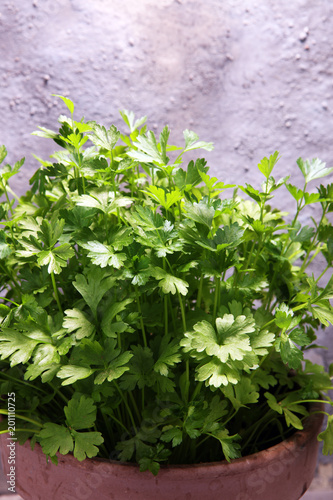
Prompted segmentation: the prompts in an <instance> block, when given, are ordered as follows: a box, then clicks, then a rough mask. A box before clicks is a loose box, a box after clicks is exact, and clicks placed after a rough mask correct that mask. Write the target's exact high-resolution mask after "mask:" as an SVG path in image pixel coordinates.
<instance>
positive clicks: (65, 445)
mask: <svg viewBox="0 0 333 500" xmlns="http://www.w3.org/2000/svg"><path fill="white" fill-rule="evenodd" d="M38 440H39V442H40V445H41V447H42V449H43V452H44V453H45V454H46V455H49V456H51V457H53V456H54V455H55V454H56V453H57V452H58V451H59V453H61V454H62V455H66V454H67V453H69V452H70V451H73V439H72V436H71V434H70V431H69V429H67V428H66V427H64V426H63V425H58V424H53V423H52V422H46V423H45V424H44V427H43V429H42V430H41V431H40V433H39V436H38Z"/></svg>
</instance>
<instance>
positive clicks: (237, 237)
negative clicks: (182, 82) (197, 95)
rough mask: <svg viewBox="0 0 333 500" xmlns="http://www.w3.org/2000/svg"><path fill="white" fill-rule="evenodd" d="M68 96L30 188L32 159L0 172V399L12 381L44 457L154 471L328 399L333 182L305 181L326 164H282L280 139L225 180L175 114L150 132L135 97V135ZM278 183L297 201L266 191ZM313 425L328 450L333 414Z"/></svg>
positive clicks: (238, 446) (200, 459)
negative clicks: (91, 117) (178, 139)
mask: <svg viewBox="0 0 333 500" xmlns="http://www.w3.org/2000/svg"><path fill="white" fill-rule="evenodd" d="M59 97H60V96H59ZM61 99H62V100H63V101H64V103H65V104H66V106H67V108H68V110H69V111H70V117H66V116H60V118H59V122H60V124H61V128H60V130H59V132H53V131H51V130H47V129H45V128H42V127H41V128H40V129H39V131H38V132H35V134H36V135H39V136H42V137H46V138H50V139H53V140H54V141H55V142H56V144H57V145H58V146H60V147H61V150H60V151H57V152H55V153H54V154H53V155H52V156H51V159H52V160H51V161H44V160H41V159H39V158H37V159H38V160H39V161H40V163H41V166H40V168H39V169H38V170H37V171H36V173H35V174H34V175H33V177H32V178H31V180H30V189H29V191H28V192H27V193H26V194H25V195H24V196H21V197H20V198H17V197H16V196H15V195H14V193H13V192H12V190H11V188H10V186H9V181H10V179H11V177H12V176H13V175H15V174H16V173H17V172H18V171H19V169H20V168H21V167H22V165H23V163H24V160H21V161H19V162H17V163H16V164H15V165H14V167H11V166H10V165H5V166H3V167H2V170H1V177H0V179H1V185H0V189H1V194H2V195H3V201H2V204H1V219H2V223H1V224H2V229H1V231H0V259H1V260H0V266H1V289H2V291H1V296H2V297H1V305H0V313H1V330H0V356H1V361H0V368H1V371H0V381H1V394H2V395H3V397H2V410H0V413H1V414H2V415H3V416H6V415H8V408H9V406H7V403H8V401H9V399H8V397H7V395H8V394H10V395H12V394H14V395H15V396H14V397H15V419H16V427H15V429H14V431H15V436H16V437H17V438H19V440H20V441H21V442H24V441H26V440H27V439H28V438H30V443H31V446H32V447H34V446H35V448H36V449H37V450H39V453H40V450H42V451H43V453H44V454H45V455H46V457H47V458H48V459H49V462H50V461H52V462H54V463H57V462H58V460H59V461H60V462H61V463H62V462H63V455H67V454H70V460H71V464H72V466H73V463H74V462H75V463H78V464H79V463H80V462H82V464H87V463H88V464H89V463H90V462H89V459H92V457H96V456H97V457H101V458H104V459H109V458H111V459H112V460H113V463H114V462H115V461H119V463H120V462H134V463H137V464H139V468H140V470H141V471H146V470H149V471H150V472H149V473H148V472H146V473H145V472H141V473H140V474H141V477H142V478H143V477H144V478H146V479H145V480H148V481H150V482H151V483H153V484H155V485H156V484H157V483H156V481H155V480H154V477H153V475H152V474H151V472H152V473H153V474H154V475H156V474H157V481H158V478H159V477H160V474H161V473H162V472H165V470H167V471H170V467H171V468H172V466H173V465H176V466H179V465H180V464H200V463H215V462H218V461H223V460H226V461H229V462H230V461H231V465H232V464H233V463H234V462H237V459H239V457H247V456H249V455H251V454H254V453H255V454H258V452H259V454H260V452H261V450H266V449H268V448H271V447H272V446H273V447H274V445H277V443H279V442H281V441H282V440H283V439H288V438H290V436H291V435H292V434H293V433H294V432H295V430H298V431H300V430H301V429H303V425H304V422H307V421H308V420H307V419H308V416H309V414H310V413H312V414H313V413H314V412H317V414H320V413H323V412H324V411H325V410H324V409H323V408H322V406H323V405H322V404H321V406H319V408H318V406H317V407H316V408H315V411H314V409H313V408H312V407H311V406H310V404H311V403H313V402H317V403H318V402H320V401H324V402H325V403H327V404H328V405H331V406H332V401H331V400H330V399H329V397H328V395H327V391H328V390H329V389H330V388H331V377H332V375H333V373H332V372H333V366H332V365H331V367H330V373H326V372H325V370H324V368H323V367H322V366H319V365H315V364H313V363H311V362H310V361H309V360H305V361H304V353H305V352H306V351H307V350H308V349H310V348H318V347H319V346H317V345H316V343H315V341H316V334H315V331H316V329H317V328H318V327H321V326H322V327H325V326H328V324H329V323H331V322H332V319H333V308H332V306H331V304H330V299H331V298H332V297H333V278H332V260H333V228H332V225H331V223H330V222H329V220H328V218H327V215H328V213H329V212H332V211H333V184H328V185H323V184H321V185H320V186H319V187H318V189H317V192H314V191H313V186H312V184H313V183H312V181H313V180H314V179H319V178H322V177H324V176H327V175H328V174H331V173H332V171H333V169H332V168H326V166H325V164H323V163H322V162H321V161H319V160H317V159H316V160H313V161H303V160H301V159H299V160H298V161H297V165H298V167H299V168H300V170H301V172H302V174H303V176H304V187H303V188H299V187H296V186H294V185H293V184H292V183H291V182H290V179H289V178H288V177H285V178H282V179H280V180H278V181H277V180H275V178H274V177H273V176H272V170H273V168H274V167H275V164H276V163H277V161H278V153H277V152H276V153H274V154H272V155H271V156H270V157H269V158H264V159H263V160H262V161H261V162H260V164H259V165H258V167H259V170H260V172H261V173H262V176H263V184H262V186H261V188H258V187H252V186H250V185H248V184H247V185H246V186H236V185H235V184H232V185H230V184H224V182H220V181H219V180H218V179H217V178H215V177H210V176H209V174H208V166H207V163H206V161H205V160H204V159H197V160H196V161H194V160H190V161H189V163H188V165H187V167H185V166H184V162H185V158H186V156H188V157H189V158H190V154H191V151H193V150H196V149H199V148H201V149H205V150H208V151H209V150H211V149H212V147H213V146H212V144H211V143H206V142H202V141H200V140H199V138H198V136H197V135H196V134H195V133H194V132H192V131H190V130H185V131H184V139H185V145H184V146H182V147H175V146H171V145H169V144H168V139H169V133H170V131H169V129H168V127H164V129H163V130H162V132H161V134H160V136H159V138H158V139H157V138H156V137H155V135H154V133H153V132H151V131H148V130H147V128H146V126H145V125H144V123H145V118H142V119H139V120H135V117H134V114H133V113H131V112H127V111H124V112H122V113H121V115H122V118H123V120H124V122H125V124H126V125H127V127H128V128H129V133H128V134H125V133H121V132H120V131H119V130H117V128H116V127H115V126H113V125H112V126H111V127H110V128H109V129H106V128H104V127H103V126H101V125H99V124H98V123H96V122H94V121H84V120H83V119H82V120H81V121H75V118H74V104H73V103H72V101H71V100H69V99H68V98H65V97H61ZM0 153H1V154H0V156H1V158H0V159H1V162H3V160H4V159H5V157H6V149H5V147H4V146H3V147H2V148H1V150H0ZM186 161H188V160H186ZM277 190H281V191H282V190H285V194H289V195H290V196H291V197H292V198H293V199H294V205H295V213H294V215H293V216H290V215H287V214H286V213H285V212H281V211H280V210H278V209H277V208H274V206H273V205H271V204H272V201H271V200H272V198H273V196H274V194H275V191H277ZM312 205H314V206H315V207H316V208H317V211H316V213H318V211H319V209H320V210H321V214H320V215H319V217H318V218H317V219H316V220H314V219H313V220H312V222H311V223H310V224H309V225H302V220H304V216H303V214H304V213H305V212H306V211H307V210H308V208H309V207H311V206H312ZM320 255H322V256H324V259H325V261H326V264H325V266H324V269H322V272H321V274H320V273H319V275H313V274H312V273H310V272H309V271H308V270H309V266H310V264H312V263H313V262H316V259H317V258H318V257H319V256H320ZM325 273H327V275H328V277H329V279H328V280H326V282H325V285H322V279H323V277H324V274H325ZM9 414H10V412H9ZM317 421H318V419H317ZM319 424H320V422H319ZM9 427H10V426H9V425H8V423H7V421H6V420H4V421H3V422H2V429H3V438H4V437H6V432H8V428H9ZM12 432H13V430H12ZM11 435H12V434H11ZM319 439H320V440H323V441H324V453H332V451H333V445H332V441H333V417H332V416H329V417H328V422H327V428H326V430H324V431H323V432H321V434H320V435H319ZM29 446H30V445H29ZM40 447H41V448H40ZM19 448H20V449H21V448H22V449H23V448H24V447H19ZM24 449H25V450H28V446H27V444H26V445H25V448H24ZM17 453H18V451H17ZM30 453H31V450H30ZM72 455H73V456H72ZM27 460H28V459H27ZM27 460H26V463H27ZM29 460H30V459H29ZM240 460H242V459H240ZM44 462H45V463H44ZM44 462H43V467H44V466H45V467H52V471H53V470H56V467H55V466H53V464H50V463H49V464H46V459H45V460H44ZM92 462H94V460H91V463H92ZM95 462H96V460H95ZM99 463H103V464H104V465H105V464H106V462H104V461H100V462H99ZM39 465H40V466H42V465H41V462H40V464H39ZM161 466H162V468H161V471H160V472H159V469H160V467H161ZM165 466H168V467H169V466H170V467H169V468H168V467H166V468H165ZM29 467H30V463H29ZM57 467H58V468H59V467H60V464H59V465H58V466H57ZM82 467H85V465H82ZM87 467H88V468H89V467H90V466H89V465H88V466H87ZM119 467H120V465H119ZM84 470H85V471H86V469H84ZM89 470H90V469H89ZM124 470H125V471H126V472H125V475H126V476H127V474H128V471H129V469H128V467H127V468H126V466H125V469H124ZM135 470H136V468H135ZM179 470H181V471H183V468H181V469H178V473H179ZM198 470H199V469H198ZM210 470H211V471H212V470H213V469H210ZM214 470H215V469H214ZM86 472H87V471H86ZM311 473H313V470H312V472H311ZM73 474H74V473H73ZM119 474H120V473H119ZM214 474H215V473H214ZM147 478H148V479H147ZM40 479H41V478H40V477H39V478H38V481H40ZM154 481H155V482H154ZM211 481H213V479H211ZM210 484H215V483H214V481H213V482H211V483H210ZM220 486H221V485H220ZM220 486H219V487H220ZM22 488H23V487H22ZM22 488H21V491H23V492H24V488H23V489H22ZM213 490H214V488H213V487H212V488H211V492H210V495H212V491H213ZM257 491H258V488H257ZM155 494H156V491H155ZM193 495H194V493H193ZM62 497H63V498H65V496H62ZM26 498H31V497H30V496H27V497H26ZM34 498H36V496H35V497H34ZM41 498H42V497H41ZM43 498H45V497H43ZM48 498H51V497H50V496H48ZM70 498H74V497H73V496H72V497H70ZM75 498H83V497H82V496H81V497H80V496H77V497H75ZM85 498H88V497H85ZM89 498H90V497H89ZM105 498H106V497H105ZM107 498H111V497H107ZM115 498H119V497H118V496H117V497H115ZM125 498H132V497H131V496H130V495H129V496H127V497H126V496H125ZM133 498H141V497H139V496H138V494H137V495H136V496H133ZM143 498H148V497H147V496H146V497H143ZM160 498H162V496H161V497H160ZM163 498H164V497H163ZM174 498H176V497H174ZM179 498H185V496H183V497H179ZM191 498H197V497H195V496H191ZM212 498H213V497H212ZM224 498H227V497H226V496H225V497H224ZM228 498H229V497H228ZM231 498H236V496H235V495H234V496H233V497H231ZM239 498H240V497H239ZM249 498H250V497H249ZM272 498H273V497H272ZM290 498H296V496H295V497H290ZM297 498H298V496H297Z"/></svg>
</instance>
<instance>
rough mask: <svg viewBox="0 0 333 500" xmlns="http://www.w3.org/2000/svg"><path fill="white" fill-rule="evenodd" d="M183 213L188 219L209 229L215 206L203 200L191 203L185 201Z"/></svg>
mask: <svg viewBox="0 0 333 500" xmlns="http://www.w3.org/2000/svg"><path fill="white" fill-rule="evenodd" d="M185 213H186V217H187V218H188V219H191V220H193V221H194V222H198V223H199V224H203V225H205V226H206V227H208V228H209V229H210V228H211V226H212V221H213V218H214V214H215V208H214V207H213V206H210V205H208V203H207V202H204V201H200V202H199V203H193V204H191V203H185Z"/></svg>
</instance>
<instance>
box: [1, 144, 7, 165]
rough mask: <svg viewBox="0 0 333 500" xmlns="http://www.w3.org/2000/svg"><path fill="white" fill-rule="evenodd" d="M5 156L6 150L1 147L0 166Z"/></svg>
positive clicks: (4, 147)
mask: <svg viewBox="0 0 333 500" xmlns="http://www.w3.org/2000/svg"><path fill="white" fill-rule="evenodd" d="M6 156H7V149H6V146H4V145H2V146H1V147H0V164H1V163H2V162H3V161H4V159H5V158H6Z"/></svg>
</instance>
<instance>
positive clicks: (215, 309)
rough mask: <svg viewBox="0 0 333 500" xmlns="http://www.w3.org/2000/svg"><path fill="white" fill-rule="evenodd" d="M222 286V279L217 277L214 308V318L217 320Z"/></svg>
mask: <svg viewBox="0 0 333 500" xmlns="http://www.w3.org/2000/svg"><path fill="white" fill-rule="evenodd" d="M220 287H221V282H220V279H219V278H217V277H215V293H214V309H213V320H214V322H215V319H216V315H217V308H218V305H219V300H220Z"/></svg>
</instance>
